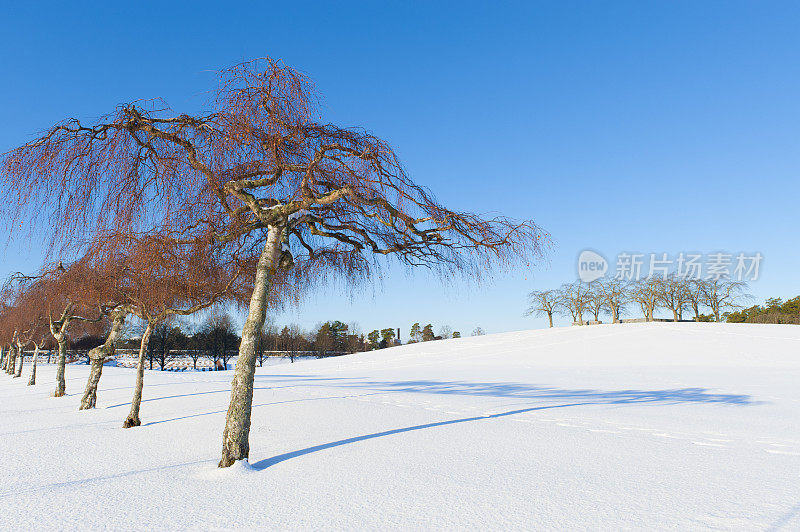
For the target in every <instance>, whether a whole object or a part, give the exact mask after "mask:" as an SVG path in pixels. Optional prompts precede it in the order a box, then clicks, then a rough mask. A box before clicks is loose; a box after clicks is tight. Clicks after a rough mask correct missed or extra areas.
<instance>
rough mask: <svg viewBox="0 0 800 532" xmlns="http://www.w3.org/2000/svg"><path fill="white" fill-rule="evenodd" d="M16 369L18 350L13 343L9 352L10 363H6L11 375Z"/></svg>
mask: <svg viewBox="0 0 800 532" xmlns="http://www.w3.org/2000/svg"><path fill="white" fill-rule="evenodd" d="M16 369H17V350H16V349H15V348H14V346H13V345H12V346H11V350H10V351H9V352H8V363H7V364H6V373H8V374H9V375H13V374H14V371H15V370H16Z"/></svg>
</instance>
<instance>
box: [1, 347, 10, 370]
mask: <svg viewBox="0 0 800 532" xmlns="http://www.w3.org/2000/svg"><path fill="white" fill-rule="evenodd" d="M6 356H8V355H7V354H6V350H5V349H3V348H2V347H0V368H4V367H5V364H6Z"/></svg>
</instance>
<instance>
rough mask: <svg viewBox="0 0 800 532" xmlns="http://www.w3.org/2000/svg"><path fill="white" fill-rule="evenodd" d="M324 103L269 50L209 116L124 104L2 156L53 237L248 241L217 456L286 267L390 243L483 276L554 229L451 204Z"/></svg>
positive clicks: (243, 433)
mask: <svg viewBox="0 0 800 532" xmlns="http://www.w3.org/2000/svg"><path fill="white" fill-rule="evenodd" d="M316 102H317V96H316V95H315V93H314V91H313V89H312V87H311V84H310V83H309V81H308V80H307V79H306V78H305V77H304V76H303V75H301V74H299V73H298V72H296V71H294V70H292V69H290V68H287V67H285V66H283V65H282V64H280V63H279V62H276V61H272V60H269V59H265V60H258V61H254V62H250V63H246V64H243V65H240V66H237V67H234V68H232V69H229V70H226V71H224V72H223V73H222V75H221V79H220V83H219V87H218V88H217V90H216V91H215V93H214V95H213V97H212V98H211V101H210V109H208V111H207V112H205V113H203V114H199V115H195V116H190V115H186V114H178V113H174V112H172V111H171V110H169V108H168V107H167V106H166V105H163V104H161V103H159V104H153V103H148V104H146V105H143V104H137V103H133V104H128V105H122V106H120V107H118V108H117V110H116V111H115V112H113V113H111V114H109V115H106V116H104V117H101V118H100V119H99V120H96V121H94V122H92V123H83V122H81V121H79V120H75V119H71V120H67V121H64V122H62V123H60V124H57V125H55V126H54V127H52V128H51V129H50V130H48V131H47V132H45V133H44V134H43V135H42V136H41V137H40V138H38V139H36V140H34V141H32V142H30V143H28V144H26V145H24V146H22V147H20V148H18V149H16V150H14V151H12V152H9V153H8V154H6V155H5V157H4V158H3V160H2V164H0V171H2V174H3V178H4V189H3V190H4V191H5V193H6V195H7V197H6V198H4V201H0V206H12V207H14V209H13V212H12V213H11V214H12V215H11V216H10V217H9V219H10V220H12V221H13V223H17V224H18V223H20V222H21V221H25V222H28V226H29V227H35V226H38V225H39V224H38V223H37V222H44V223H46V224H48V226H51V227H54V230H53V232H52V236H53V243H54V244H57V243H64V242H74V241H76V237H77V236H78V235H79V234H83V233H94V232H97V231H101V230H111V231H114V232H122V233H129V232H131V231H137V230H139V231H141V230H158V231H160V232H171V233H174V234H176V235H180V237H181V238H185V239H204V238H207V239H214V240H217V241H220V242H236V243H237V244H238V246H237V249H238V253H239V257H240V259H241V260H243V261H244V260H249V261H250V263H252V264H253V271H252V281H253V283H252V293H251V296H250V299H249V304H248V314H247V318H246V320H245V323H244V326H243V329H242V340H241V344H240V346H239V356H238V359H237V363H236V369H235V373H234V377H233V382H232V386H231V399H230V406H229V409H228V414H227V419H226V424H225V429H224V434H223V449H222V459H221V460H220V463H219V465H220V466H221V467H227V466H229V465H231V464H233V463H234V462H235V461H237V460H245V459H247V458H248V454H249V443H248V438H249V431H250V412H251V407H252V398H253V378H254V372H255V362H256V344H257V338H258V334H259V331H260V330H261V327H262V326H263V323H264V320H265V315H266V306H267V295H268V293H269V287H270V284H271V283H272V282H273V281H274V279H275V277H276V275H278V274H280V272H282V271H291V270H293V269H294V268H295V265H296V264H297V263H298V262H304V263H306V264H314V265H315V268H316V269H306V270H305V272H306V273H305V275H310V274H311V272H317V274H318V276H319V277H323V276H325V275H326V274H328V273H330V272H331V271H336V272H337V273H339V274H343V275H345V276H346V277H347V278H348V279H358V278H365V277H366V276H368V275H369V274H370V272H372V271H374V270H375V267H376V266H379V265H381V264H382V263H383V262H382V261H380V260H378V259H379V258H380V257H386V258H389V257H394V258H396V259H397V261H399V262H400V263H402V264H405V265H408V266H426V267H428V268H430V269H433V270H435V271H436V272H437V273H439V274H442V275H450V274H454V273H464V274H469V275H475V276H481V275H488V274H490V272H491V271H492V268H495V267H498V266H501V267H502V266H506V265H509V264H510V263H512V262H522V263H527V262H528V261H529V260H530V259H531V258H534V257H536V256H537V255H538V254H539V253H540V251H541V249H542V246H543V241H544V239H546V235H543V234H542V233H541V232H540V230H539V228H538V227H537V226H536V225H535V224H534V223H533V222H531V221H514V220H510V219H507V218H503V217H495V218H484V217H481V216H478V215H475V214H471V213H465V212H458V211H453V210H450V209H448V208H446V207H444V206H443V205H441V204H440V203H439V202H438V201H437V200H436V199H435V198H434V197H433V196H432V194H430V193H429V192H428V191H427V190H425V189H424V188H422V187H420V186H418V185H416V184H415V183H414V182H412V181H411V179H410V178H409V177H408V175H407V174H406V172H405V170H404V168H403V166H402V165H401V164H400V161H399V160H398V157H397V156H396V154H395V152H394V151H393V149H392V148H391V147H390V146H389V145H388V144H387V143H386V142H385V141H383V140H382V139H380V138H378V137H376V136H374V135H372V134H371V133H369V132H366V131H363V130H360V129H352V128H343V127H339V126H336V125H332V124H329V123H326V122H324V121H323V120H322V119H321V118H320V116H319V114H318V108H317V105H316ZM451 186H453V187H457V186H461V185H460V184H459V181H458V176H452V185H451Z"/></svg>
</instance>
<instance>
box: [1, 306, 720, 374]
mask: <svg viewBox="0 0 800 532" xmlns="http://www.w3.org/2000/svg"><path fill="white" fill-rule="evenodd" d="M717 321H719V320H717ZM17 353H18V354H19V366H18V367H17V371H16V373H14V378H15V379H17V378H19V377H22V366H24V365H25V352H24V351H23V350H22V344H17Z"/></svg>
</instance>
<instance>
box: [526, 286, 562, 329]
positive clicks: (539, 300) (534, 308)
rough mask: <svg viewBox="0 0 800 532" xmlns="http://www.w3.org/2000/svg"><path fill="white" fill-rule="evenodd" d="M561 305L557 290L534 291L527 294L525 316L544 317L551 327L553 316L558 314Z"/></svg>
mask: <svg viewBox="0 0 800 532" xmlns="http://www.w3.org/2000/svg"><path fill="white" fill-rule="evenodd" d="M561 304H562V301H561V298H560V297H559V293H558V291H557V290H534V291H533V292H531V293H529V294H528V310H527V311H525V315H526V316H531V315H539V316H541V315H545V316H547V320H548V321H549V322H550V327H552V326H553V314H556V313H557V312H558V310H559V308H561Z"/></svg>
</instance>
